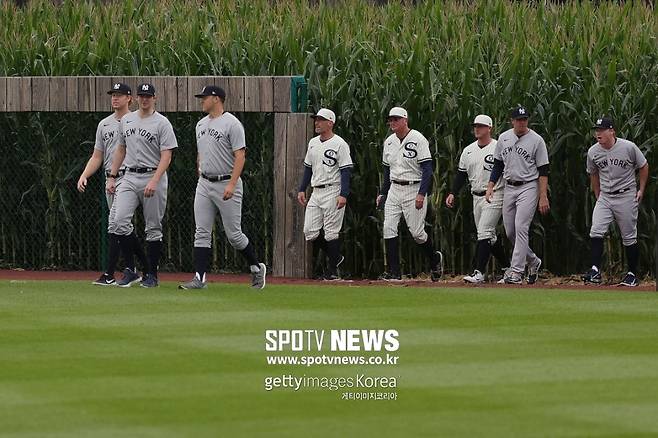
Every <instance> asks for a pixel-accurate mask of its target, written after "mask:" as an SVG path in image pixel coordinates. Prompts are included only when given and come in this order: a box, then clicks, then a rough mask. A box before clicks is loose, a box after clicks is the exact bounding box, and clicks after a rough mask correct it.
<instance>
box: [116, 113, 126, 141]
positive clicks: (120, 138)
mask: <svg viewBox="0 0 658 438" xmlns="http://www.w3.org/2000/svg"><path fill="white" fill-rule="evenodd" d="M125 120H126V118H125V117H124V118H122V119H121V121H120V122H119V129H118V131H119V132H118V133H117V135H118V136H119V142H118V143H117V144H122V145H124V146H125V145H126V136H125V135H123V125H124V123H126V122H125Z"/></svg>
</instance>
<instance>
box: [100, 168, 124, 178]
mask: <svg viewBox="0 0 658 438" xmlns="http://www.w3.org/2000/svg"><path fill="white" fill-rule="evenodd" d="M125 173H126V169H119V171H118V172H117V176H123V175H124V174H125ZM110 175H112V174H111V173H110V171H109V170H106V171H105V178H109V177H110Z"/></svg>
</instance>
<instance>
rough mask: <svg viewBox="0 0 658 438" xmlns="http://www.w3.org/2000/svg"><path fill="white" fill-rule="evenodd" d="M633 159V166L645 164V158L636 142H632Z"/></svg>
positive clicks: (637, 167) (637, 166) (639, 166)
mask: <svg viewBox="0 0 658 438" xmlns="http://www.w3.org/2000/svg"><path fill="white" fill-rule="evenodd" d="M632 155H633V158H634V161H635V168H636V169H639V168H641V167H644V165H645V164H647V159H646V157H645V156H644V154H643V153H642V151H641V150H640V148H639V147H637V145H636V144H633V152H632Z"/></svg>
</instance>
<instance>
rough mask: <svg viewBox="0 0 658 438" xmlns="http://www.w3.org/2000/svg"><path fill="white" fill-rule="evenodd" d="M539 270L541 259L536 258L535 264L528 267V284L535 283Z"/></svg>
mask: <svg viewBox="0 0 658 438" xmlns="http://www.w3.org/2000/svg"><path fill="white" fill-rule="evenodd" d="M539 269H541V259H540V258H539V257H537V262H536V263H533V264H532V265H529V266H528V284H535V283H536V282H537V278H538V277H539Z"/></svg>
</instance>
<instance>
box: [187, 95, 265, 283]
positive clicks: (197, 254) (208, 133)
mask: <svg viewBox="0 0 658 438" xmlns="http://www.w3.org/2000/svg"><path fill="white" fill-rule="evenodd" d="M195 97H197V98H200V99H201V107H202V109H203V112H205V113H208V115H207V116H205V117H204V118H202V119H201V120H200V121H199V122H198V123H197V125H196V141H197V161H198V163H197V164H198V165H197V169H199V171H200V175H199V176H200V178H199V181H198V183H197V186H196V194H195V196H194V222H195V224H196V231H195V233H194V270H195V274H194V278H192V280H190V281H188V282H187V283H182V284H180V285H179V286H178V287H179V288H180V289H203V288H206V287H207V282H206V271H207V270H208V265H209V261H210V254H211V248H212V227H213V224H214V222H215V216H216V214H217V211H219V215H220V216H221V218H222V225H223V227H224V232H225V233H226V237H227V238H228V241H229V243H230V244H231V246H232V247H233V248H235V249H237V250H238V251H240V252H241V253H242V255H243V256H244V258H245V259H246V260H247V263H249V269H250V270H251V276H252V281H251V287H253V288H254V289H263V288H264V287H265V275H266V273H267V268H266V267H265V264H264V263H260V262H259V261H258V259H257V258H256V253H255V251H254V247H253V245H252V244H251V242H250V241H249V239H248V238H247V236H245V234H244V233H243V232H242V225H241V221H242V194H243V185H242V179H241V178H240V175H241V174H242V169H243V168H244V163H245V152H246V149H247V146H246V143H245V134H244V127H243V126H242V123H240V121H239V120H238V119H237V118H236V117H235V116H234V115H233V114H231V113H229V112H226V111H224V101H225V100H226V92H225V91H224V89H222V88H220V87H216V86H214V85H207V86H205V87H203V90H202V91H201V92H200V93H199V94H195Z"/></svg>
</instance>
